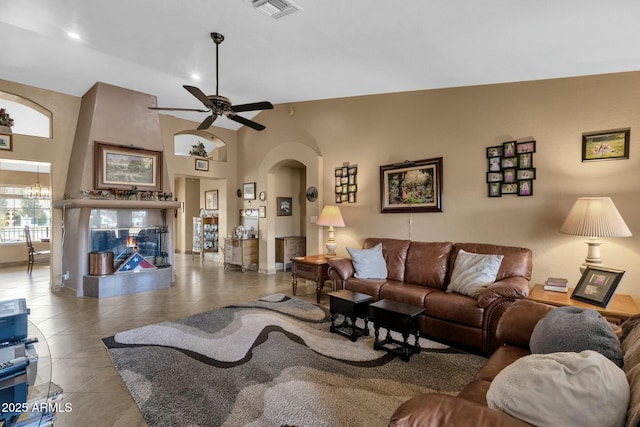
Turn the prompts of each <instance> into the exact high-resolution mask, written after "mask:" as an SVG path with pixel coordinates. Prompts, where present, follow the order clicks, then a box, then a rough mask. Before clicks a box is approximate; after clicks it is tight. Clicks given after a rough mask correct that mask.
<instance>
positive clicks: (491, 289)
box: [328, 238, 532, 354]
mask: <svg viewBox="0 0 640 427" xmlns="http://www.w3.org/2000/svg"><path fill="white" fill-rule="evenodd" d="M378 243H382V255H383V257H384V259H385V261H386V265H387V278H386V279H360V278H357V277H355V276H354V273H355V269H354V267H353V264H352V262H351V260H350V259H346V258H336V259H330V260H329V266H330V267H329V273H328V274H329V277H330V278H331V280H332V281H333V288H334V290H336V289H349V290H351V291H354V292H360V293H364V294H367V295H371V296H372V297H373V300H374V301H378V300H381V299H390V300H394V301H400V302H404V303H408V304H413V305H419V306H424V308H425V313H424V314H422V315H421V318H420V334H421V336H425V337H429V338H431V339H434V340H437V341H440V342H444V343H447V344H450V345H453V346H455V347H458V348H463V349H467V350H470V351H473V352H477V353H483V354H491V353H492V352H493V351H494V350H495V349H496V348H497V346H498V344H497V341H496V339H495V329H496V326H497V323H498V320H499V318H500V316H501V314H502V313H504V311H505V310H506V309H507V307H508V306H509V305H511V304H512V303H513V302H514V301H516V300H518V299H520V298H524V297H527V296H528V295H529V285H528V283H529V280H530V279H531V268H532V253H531V250H529V249H526V248H518V247H511V246H498V245H490V244H482V243H455V244H454V243H451V242H413V241H410V240H399V239H384V238H368V239H366V240H365V242H364V244H363V247H364V248H365V249H368V248H372V247H373V246H375V245H377V244H378ZM460 249H463V250H465V251H467V252H473V253H480V254H498V255H504V258H503V260H502V263H501V265H500V270H499V271H498V275H497V277H496V281H495V283H494V284H492V285H490V286H488V287H487V288H486V289H485V290H483V291H482V293H481V294H480V296H479V297H478V298H477V299H476V298H472V297H469V296H466V295H461V294H457V293H449V292H445V291H446V288H447V285H448V283H449V279H450V277H451V272H452V270H453V266H454V265H455V260H456V256H457V254H458V251H459V250H460Z"/></svg>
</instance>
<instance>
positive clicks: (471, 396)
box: [458, 379, 491, 406]
mask: <svg viewBox="0 0 640 427" xmlns="http://www.w3.org/2000/svg"><path fill="white" fill-rule="evenodd" d="M489 386H491V381H487V380H477V379H476V380H473V381H471V382H470V383H469V384H467V385H466V386H465V388H463V389H462V390H461V391H460V393H458V397H460V398H462V399H465V400H469V401H471V402H475V403H479V404H480V405H482V406H487V391H489Z"/></svg>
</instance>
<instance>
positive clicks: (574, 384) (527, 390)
mask: <svg viewBox="0 0 640 427" xmlns="http://www.w3.org/2000/svg"><path fill="white" fill-rule="evenodd" d="M629 398H630V392H629V383H628V382H627V377H626V376H625V374H624V371H623V370H622V369H620V368H619V367H618V366H616V364H615V363H613V362H612V361H610V360H609V359H607V358H606V357H604V356H603V355H601V354H600V353H598V352H596V351H593V350H585V351H582V352H580V353H573V352H560V353H550V354H532V355H529V356H525V357H522V358H520V359H518V360H516V361H515V362H513V363H512V364H511V365H509V366H507V367H506V368H504V369H503V370H502V371H500V372H499V373H498V375H496V377H495V378H494V379H493V381H492V382H491V385H490V386H489V390H488V391H487V404H488V405H489V408H492V409H497V410H500V411H503V412H506V413H507V414H509V415H511V416H513V417H516V418H518V419H521V420H522V421H525V422H527V423H530V424H533V425H535V426H553V427H557V426H581V427H591V426H593V427H618V426H624V424H625V417H626V414H627V407H628V406H629Z"/></svg>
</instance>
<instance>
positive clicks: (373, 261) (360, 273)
mask: <svg viewBox="0 0 640 427" xmlns="http://www.w3.org/2000/svg"><path fill="white" fill-rule="evenodd" d="M347 252H349V255H351V262H352V263H353V268H354V269H355V270H356V272H355V274H354V276H355V277H357V278H359V279H386V278H387V263H386V262H385V260H384V257H383V256H382V243H378V244H377V245H375V246H374V247H372V248H369V249H354V248H347Z"/></svg>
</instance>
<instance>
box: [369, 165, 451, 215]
mask: <svg viewBox="0 0 640 427" xmlns="http://www.w3.org/2000/svg"><path fill="white" fill-rule="evenodd" d="M380 201H381V212H382V213H386V212H442V157H437V158H433V159H423V160H416V161H413V162H410V161H406V162H403V163H396V164H392V165H383V166H380Z"/></svg>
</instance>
